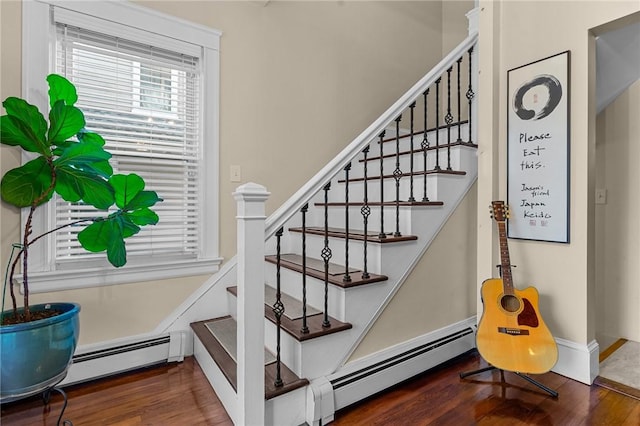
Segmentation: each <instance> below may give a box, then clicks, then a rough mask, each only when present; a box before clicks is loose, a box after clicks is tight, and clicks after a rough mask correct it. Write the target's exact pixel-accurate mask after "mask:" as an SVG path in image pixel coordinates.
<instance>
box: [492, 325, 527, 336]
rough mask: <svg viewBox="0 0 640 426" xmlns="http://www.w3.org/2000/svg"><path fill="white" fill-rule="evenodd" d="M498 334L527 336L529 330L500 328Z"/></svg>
mask: <svg viewBox="0 0 640 426" xmlns="http://www.w3.org/2000/svg"><path fill="white" fill-rule="evenodd" d="M498 333H504V334H511V335H513V336H527V335H529V330H524V329H521V328H509V327H498Z"/></svg>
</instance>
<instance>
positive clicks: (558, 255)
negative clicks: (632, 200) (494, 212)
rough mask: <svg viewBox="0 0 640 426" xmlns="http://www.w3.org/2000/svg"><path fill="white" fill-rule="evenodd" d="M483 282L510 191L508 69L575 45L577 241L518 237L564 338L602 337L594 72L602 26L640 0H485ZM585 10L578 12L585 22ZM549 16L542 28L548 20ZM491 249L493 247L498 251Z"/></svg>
mask: <svg viewBox="0 0 640 426" xmlns="http://www.w3.org/2000/svg"><path fill="white" fill-rule="evenodd" d="M480 6H481V13H480V34H481V37H480V52H481V56H482V57H481V59H480V73H481V74H480V87H479V92H480V94H479V101H480V104H481V105H483V110H482V111H481V112H480V117H479V125H480V129H479V131H480V137H479V143H480V145H481V149H480V159H479V169H480V170H479V186H478V214H479V216H478V217H479V218H480V219H479V224H478V282H480V281H481V279H482V278H483V277H486V276H488V274H489V273H490V272H491V269H492V265H495V264H496V263H497V262H496V257H495V233H494V231H493V229H492V228H491V224H490V221H489V219H483V217H484V216H483V214H482V212H483V211H484V207H483V206H486V205H488V204H489V202H490V201H491V200H492V199H498V198H502V199H504V198H506V173H505V170H506V142H505V141H506V108H505V106H504V99H505V98H506V95H505V93H506V72H507V70H509V69H511V68H514V67H517V66H520V65H523V64H527V63H529V62H532V61H535V60H537V59H541V58H544V57H547V56H550V55H553V54H556V53H559V52H562V51H565V50H570V51H571V75H570V80H571V98H570V107H571V112H570V135H571V153H570V182H571V194H570V217H569V220H570V232H571V235H570V239H571V242H570V244H554V243H544V242H535V241H517V240H516V241H510V249H511V260H512V262H513V264H516V265H518V268H517V269H516V270H515V271H514V281H515V284H516V286H517V287H525V286H527V285H535V286H536V287H537V288H538V289H539V291H540V293H541V298H540V309H541V313H542V316H543V317H544V318H545V320H546V322H547V324H548V325H549V328H550V329H551V331H552V333H553V334H554V335H555V336H556V337H560V338H563V339H567V340H570V341H573V342H576V343H579V344H588V343H589V342H591V341H592V340H593V339H594V338H595V300H594V296H595V270H596V267H595V204H594V190H595V188H594V186H595V140H596V136H595V98H594V95H595V83H594V82H595V77H594V69H595V68H594V64H595V62H594V60H595V58H594V56H595V55H594V48H593V45H594V43H593V38H592V37H591V36H590V34H589V31H590V29H591V28H594V27H596V26H598V25H601V24H604V23H606V22H609V21H612V20H614V19H617V18H620V17H622V16H625V15H628V14H630V13H633V12H636V11H638V10H639V9H640V4H639V3H638V2H637V1H606V2H605V1H584V2H573V1H555V2H539V1H503V2H499V1H481V2H480ZM578 17H579V19H578ZM542 23H543V26H541V24H542ZM492 249H493V250H494V251H492Z"/></svg>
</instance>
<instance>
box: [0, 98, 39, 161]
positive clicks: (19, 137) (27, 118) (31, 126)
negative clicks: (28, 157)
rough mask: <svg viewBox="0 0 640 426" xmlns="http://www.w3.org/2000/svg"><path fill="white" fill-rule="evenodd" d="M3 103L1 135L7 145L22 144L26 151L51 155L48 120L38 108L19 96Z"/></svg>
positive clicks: (0, 123)
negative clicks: (5, 112)
mask: <svg viewBox="0 0 640 426" xmlns="http://www.w3.org/2000/svg"><path fill="white" fill-rule="evenodd" d="M2 105H3V106H4V108H5V110H6V111H7V115H3V116H2V117H1V122H0V135H1V140H2V143H3V144H5V145H12V146H15V145H20V146H21V147H22V148H24V149H25V150H26V151H29V152H39V153H40V154H43V155H50V153H49V144H48V143H47V142H46V136H45V135H46V132H47V122H46V121H45V119H44V116H43V115H42V114H41V113H40V111H38V108H37V107H35V106H33V105H31V104H29V103H27V102H26V101H24V100H23V99H19V98H14V97H11V98H7V99H6V100H5V101H4V102H3V103H2Z"/></svg>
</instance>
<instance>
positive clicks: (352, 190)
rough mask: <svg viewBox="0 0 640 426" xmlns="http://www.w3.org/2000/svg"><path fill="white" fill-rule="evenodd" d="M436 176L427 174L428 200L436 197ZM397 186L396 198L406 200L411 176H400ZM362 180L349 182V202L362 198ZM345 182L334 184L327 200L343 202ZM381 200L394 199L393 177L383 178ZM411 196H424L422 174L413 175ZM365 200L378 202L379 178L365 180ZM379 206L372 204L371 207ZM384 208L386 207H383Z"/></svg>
mask: <svg viewBox="0 0 640 426" xmlns="http://www.w3.org/2000/svg"><path fill="white" fill-rule="evenodd" d="M438 178H439V176H438V175H436V174H431V175H427V197H428V198H429V199H430V200H437V199H438ZM399 184H400V185H399V186H398V194H399V195H398V198H399V199H400V201H408V200H409V197H410V195H411V178H410V177H409V176H404V177H402V178H400V181H399ZM364 186H365V185H364V181H361V180H360V181H353V182H349V202H351V203H353V202H361V201H363V200H364V190H365V188H364ZM345 188H346V183H341V184H339V185H336V186H335V187H334V188H333V189H332V190H331V192H330V195H331V196H330V197H329V202H338V203H344V201H345ZM382 191H383V192H384V194H383V200H384V201H387V202H391V201H395V200H396V181H395V179H384V180H383V188H382ZM413 198H414V199H415V200H416V201H422V199H423V198H424V175H423V176H414V177H413ZM367 200H368V201H369V203H377V202H380V180H368V181H367ZM316 208H317V207H316ZM376 208H378V209H379V207H375V206H372V207H371V209H372V210H373V209H376ZM385 208H386V207H385Z"/></svg>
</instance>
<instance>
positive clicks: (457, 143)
mask: <svg viewBox="0 0 640 426" xmlns="http://www.w3.org/2000/svg"><path fill="white" fill-rule="evenodd" d="M420 134H422V132H420ZM414 135H416V136H417V135H418V133H414ZM409 136H410V135H408V134H407V135H402V136H400V139H403V138H407V137H409ZM395 141H396V139H395V138H393V139H386V140H384V141H383V142H384V143H388V142H395ZM414 143H415V144H416V145H415V146H416V148H414V149H413V150H410V149H408V150H403V151H400V152H399V154H400V155H407V154H419V153H422V152H423V150H422V148H421V147H420V146H419V145H420V144H421V143H422V140H417V139H415V138H414ZM429 143H430V145H429V147H428V148H427V151H435V150H436V149H446V148H447V147H454V146H468V147H470V148H477V147H478V145H477V144H475V143H473V142H466V141H455V142H451V143H450V144H449V143H441V144H440V145H439V146H438V147H437V148H436V145H435V143H434V141H432V140H431V141H429ZM395 156H396V153H395V152H392V153H388V154H384V155H383V156H382V158H391V157H395ZM379 159H380V156H379V155H378V156H377V157H368V158H367V161H375V160H379ZM358 161H359V162H361V163H363V162H364V158H361V159H360V160H358Z"/></svg>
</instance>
